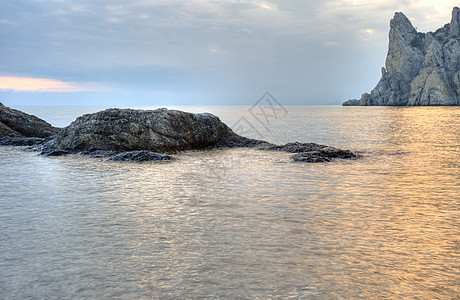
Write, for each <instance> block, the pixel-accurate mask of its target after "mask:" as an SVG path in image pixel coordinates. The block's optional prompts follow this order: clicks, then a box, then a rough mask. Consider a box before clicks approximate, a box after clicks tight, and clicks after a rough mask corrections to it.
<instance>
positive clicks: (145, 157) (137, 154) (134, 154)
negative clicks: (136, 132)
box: [106, 150, 174, 162]
mask: <svg viewBox="0 0 460 300" xmlns="http://www.w3.org/2000/svg"><path fill="white" fill-rule="evenodd" d="M167 160H174V158H173V157H172V156H169V155H165V154H160V153H155V152H150V151H146V150H140V151H129V152H122V153H119V154H117V155H114V156H112V157H109V158H108V159H106V161H134V162H146V161H167Z"/></svg>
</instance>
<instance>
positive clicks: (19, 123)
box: [0, 103, 59, 138]
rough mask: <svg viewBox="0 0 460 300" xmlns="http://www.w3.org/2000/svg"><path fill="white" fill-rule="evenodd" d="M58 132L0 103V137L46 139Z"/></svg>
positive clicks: (37, 119) (48, 125) (40, 121)
mask: <svg viewBox="0 0 460 300" xmlns="http://www.w3.org/2000/svg"><path fill="white" fill-rule="evenodd" d="M58 132H59V129H58V128H55V127H53V126H51V125H50V124H49V123H47V122H45V121H43V120H42V119H39V118H37V117H36V116H32V115H29V114H26V113H24V112H22V111H19V110H16V109H12V108H9V107H6V106H4V105H3V104H2V103H0V137H37V138H47V137H50V136H52V135H55V134H57V133H58Z"/></svg>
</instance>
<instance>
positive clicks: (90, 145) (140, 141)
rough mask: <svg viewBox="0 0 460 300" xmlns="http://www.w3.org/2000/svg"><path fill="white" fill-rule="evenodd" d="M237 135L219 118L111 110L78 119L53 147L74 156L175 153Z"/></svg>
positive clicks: (164, 110) (56, 140) (161, 112)
mask: <svg viewBox="0 0 460 300" xmlns="http://www.w3.org/2000/svg"><path fill="white" fill-rule="evenodd" d="M230 135H234V133H233V131H232V130H231V129H230V128H229V127H228V126H227V125H225V124H224V123H222V122H221V121H220V120H219V118H218V117H216V116H214V115H211V114H208V113H203V114H193V113H187V112H182V111H177V110H168V109H165V108H162V109H157V110H134V109H115V108H113V109H107V110H104V111H100V112H97V113H93V114H87V115H83V116H81V117H78V118H77V119H76V120H75V121H74V122H72V123H71V124H70V125H69V126H67V127H65V128H64V129H62V130H61V131H60V132H59V134H58V135H57V136H56V138H55V139H54V141H53V142H52V143H51V144H50V145H48V147H49V148H54V149H61V150H66V151H69V152H71V153H76V152H93V151H97V150H103V151H117V152H126V151H137V150H148V151H153V152H160V153H165V152H174V151H182V150H191V149H202V148H206V147H209V146H213V145H214V144H216V143H217V142H219V141H220V140H222V139H223V138H225V137H227V136H230Z"/></svg>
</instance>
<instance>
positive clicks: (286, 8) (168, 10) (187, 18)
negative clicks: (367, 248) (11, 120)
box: [0, 0, 460, 106]
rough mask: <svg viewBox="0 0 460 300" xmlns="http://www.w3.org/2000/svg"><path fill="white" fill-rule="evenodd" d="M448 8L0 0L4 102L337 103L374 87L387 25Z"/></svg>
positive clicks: (434, 23)
mask: <svg viewBox="0 0 460 300" xmlns="http://www.w3.org/2000/svg"><path fill="white" fill-rule="evenodd" d="M454 6H460V1H458V0H456V1H452V0H432V1H431V0H385V1H384V0H373V1H372V0H325V1H318V0H282V1H281V0H267V1H258V0H256V1H252V0H240V1H237V0H228V1H224V0H210V1H205V0H180V1H179V0H156V1H155V0H131V1H126V0H111V1H102V0H14V1H11V0H0V7H1V9H0V65H1V67H0V101H1V102H3V103H4V104H5V105H106V106H136V105H151V106H158V105H251V104H252V103H254V102H255V101H257V100H258V99H259V97H260V96H262V95H263V94H264V93H265V92H267V91H269V92H270V93H271V94H272V95H273V96H274V97H275V98H276V99H277V100H278V101H279V102H280V103H281V104H283V105H310V104H313V105H329V104H332V105H337V104H341V103H342V102H343V101H345V100H348V99H351V98H359V97H360V96H361V94H362V93H364V92H368V91H370V90H371V89H372V88H373V87H374V86H375V85H376V83H377V82H378V80H379V78H380V75H381V72H380V69H381V67H383V66H384V63H385V57H386V52H387V46H388V30H389V21H390V19H391V18H392V17H393V15H394V13H395V12H404V14H405V15H406V16H407V17H408V18H409V19H410V20H411V22H412V24H413V25H414V26H415V27H416V28H417V29H418V30H419V31H421V32H427V31H435V30H436V29H438V28H439V27H441V26H443V25H444V24H446V23H449V22H450V19H451V13H452V8H453V7H454Z"/></svg>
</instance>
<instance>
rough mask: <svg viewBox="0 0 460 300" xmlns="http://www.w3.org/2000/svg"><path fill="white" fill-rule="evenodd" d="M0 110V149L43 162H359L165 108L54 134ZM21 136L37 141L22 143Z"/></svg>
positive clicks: (99, 116) (90, 119)
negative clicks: (262, 157) (264, 155)
mask: <svg viewBox="0 0 460 300" xmlns="http://www.w3.org/2000/svg"><path fill="white" fill-rule="evenodd" d="M1 108H2V111H1V114H0V116H1V119H0V120H2V122H1V123H0V130H1V132H2V133H4V135H7V137H3V138H1V136H0V145H12V146H30V147H28V148H26V149H25V150H27V151H40V154H41V155H44V156H62V155H68V154H82V155H88V156H92V157H99V158H106V161H134V162H145V161H170V160H174V158H173V157H171V156H169V155H166V154H164V153H172V152H177V151H183V150H199V149H210V148H241V147H244V148H254V149H258V150H266V151H284V152H289V153H295V154H296V155H294V156H292V158H293V159H294V160H295V161H304V162H325V161H331V160H332V159H333V158H355V157H358V155H356V154H354V153H353V152H351V151H348V150H341V149H337V148H333V147H327V146H324V145H318V144H315V143H298V142H296V143H288V144H285V145H275V144H272V143H269V142H266V141H262V140H255V139H249V138H246V137H243V136H240V135H238V134H236V133H234V132H233V131H232V130H231V129H230V128H229V127H228V126H227V125H225V124H224V123H223V122H221V121H220V119H219V118H218V117H216V116H214V115H212V114H208V113H202V114H193V113H187V112H183V111H178V110H168V109H165V108H162V109H157V110H133V109H107V110H104V111H100V112H97V113H93V114H87V115H83V116H81V117H78V118H77V119H76V120H75V121H74V122H72V123H71V124H70V125H69V126H67V127H65V128H63V129H61V130H59V129H57V128H54V127H52V126H51V125H49V124H48V123H46V122H45V121H43V120H40V119H38V118H37V117H34V116H30V115H27V114H25V113H22V112H20V111H17V110H13V109H10V108H7V107H5V106H3V105H2V106H1ZM11 124H12V125H11ZM7 125H8V126H7ZM10 126H11V127H10ZM34 126H36V128H34ZM26 134H27V135H28V136H34V135H37V136H39V137H26ZM45 138H47V139H45ZM107 157H108V158H107Z"/></svg>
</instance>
